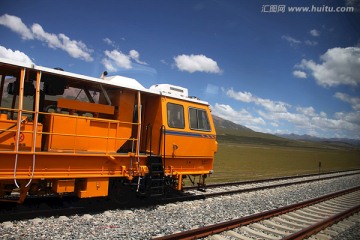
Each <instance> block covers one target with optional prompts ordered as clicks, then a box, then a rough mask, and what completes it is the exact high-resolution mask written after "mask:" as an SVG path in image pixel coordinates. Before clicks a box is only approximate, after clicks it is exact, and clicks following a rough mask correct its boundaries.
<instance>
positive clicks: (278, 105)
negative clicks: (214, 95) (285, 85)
mask: <svg viewBox="0 0 360 240" xmlns="http://www.w3.org/2000/svg"><path fill="white" fill-rule="evenodd" d="M226 94H227V95H228V96H229V97H231V98H233V99H236V100H239V101H241V102H247V103H250V102H253V103H255V104H257V105H260V106H262V107H264V108H265V109H267V110H269V111H271V112H286V111H287V107H290V106H291V105H290V104H287V103H284V102H280V101H272V100H270V99H264V98H259V97H257V96H254V95H252V94H251V93H249V92H235V91H234V90H233V89H232V88H231V89H229V90H228V91H227V92H226Z"/></svg>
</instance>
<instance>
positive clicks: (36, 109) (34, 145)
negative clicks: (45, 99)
mask: <svg viewBox="0 0 360 240" xmlns="http://www.w3.org/2000/svg"><path fill="white" fill-rule="evenodd" d="M41 74H42V72H41V71H39V72H37V74H36V88H35V89H36V93H35V100H34V101H35V109H34V110H35V114H34V125H33V144H32V148H31V150H32V152H33V162H32V171H31V176H30V179H29V181H28V183H27V184H26V185H25V187H28V186H29V185H30V183H31V182H32V180H33V177H34V172H35V164H36V154H35V152H36V136H37V129H38V121H39V106H40V105H39V98H40V79H41Z"/></svg>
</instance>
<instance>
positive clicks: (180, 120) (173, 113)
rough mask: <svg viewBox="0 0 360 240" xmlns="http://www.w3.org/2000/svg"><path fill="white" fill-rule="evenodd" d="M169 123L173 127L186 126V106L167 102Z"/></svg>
mask: <svg viewBox="0 0 360 240" xmlns="http://www.w3.org/2000/svg"><path fill="white" fill-rule="evenodd" d="M167 119H168V125H169V127H171V128H184V127H185V121H184V107H183V106H181V105H178V104H174V103H168V104H167Z"/></svg>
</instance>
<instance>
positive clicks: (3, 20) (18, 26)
mask: <svg viewBox="0 0 360 240" xmlns="http://www.w3.org/2000/svg"><path fill="white" fill-rule="evenodd" d="M0 24H1V25H4V26H5V27H8V28H10V29H11V30H12V31H14V32H16V33H18V34H20V36H21V38H22V39H24V40H28V39H34V36H33V34H32V32H31V31H30V29H28V27H27V26H26V25H25V24H24V23H23V22H22V20H21V18H19V17H16V16H12V15H8V14H4V15H2V16H1V17H0Z"/></svg>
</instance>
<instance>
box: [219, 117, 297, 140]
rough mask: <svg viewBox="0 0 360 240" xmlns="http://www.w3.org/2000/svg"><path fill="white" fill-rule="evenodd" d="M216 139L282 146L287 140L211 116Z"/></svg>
mask: <svg viewBox="0 0 360 240" xmlns="http://www.w3.org/2000/svg"><path fill="white" fill-rule="evenodd" d="M213 120H214V125H215V129H216V135H217V139H218V140H220V141H231V142H237V143H247V144H277V145H279V144H280V145H284V144H286V143H287V142H291V141H292V140H288V139H285V138H282V137H279V136H275V135H272V134H267V133H261V132H255V131H253V130H251V129H250V128H247V127H245V126H242V125H240V124H236V123H234V122H231V121H229V120H226V119H223V118H221V117H219V116H216V115H213Z"/></svg>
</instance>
